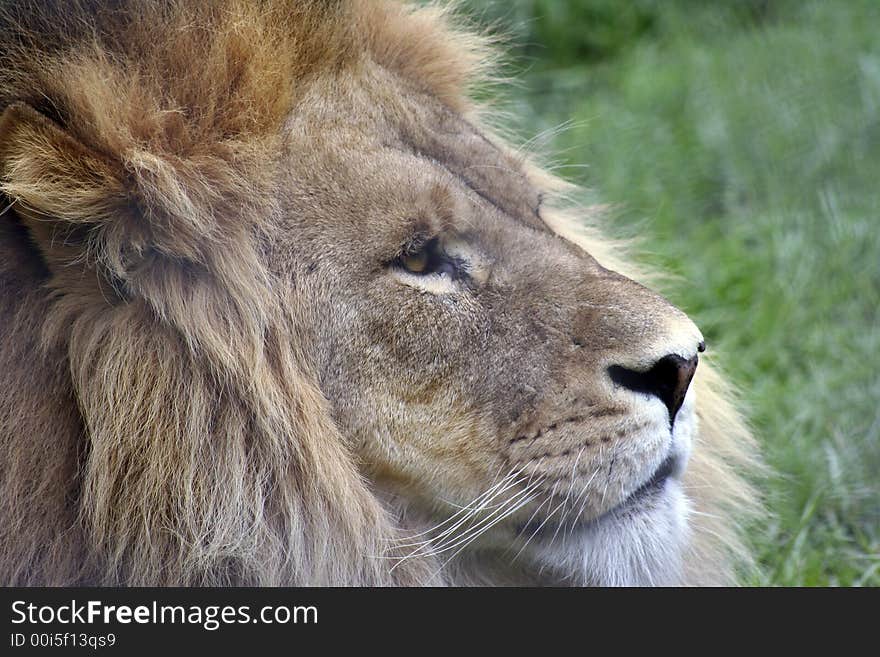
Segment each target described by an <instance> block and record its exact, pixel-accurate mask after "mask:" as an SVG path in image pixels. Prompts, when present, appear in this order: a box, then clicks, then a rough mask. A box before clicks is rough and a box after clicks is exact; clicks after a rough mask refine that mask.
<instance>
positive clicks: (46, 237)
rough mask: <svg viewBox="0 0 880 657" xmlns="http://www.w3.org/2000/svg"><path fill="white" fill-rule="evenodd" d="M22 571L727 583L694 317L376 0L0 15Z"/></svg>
mask: <svg viewBox="0 0 880 657" xmlns="http://www.w3.org/2000/svg"><path fill="white" fill-rule="evenodd" d="M0 16H2V18H0V23H2V34H3V35H4V37H3V39H2V40H0V112H2V115H0V116H2V118H0V193H2V199H3V203H2V206H0V209H2V216H0V252H2V258H0V326H2V343H0V385H2V389H3V390H4V394H3V397H2V400H0V441H2V456H0V509H2V511H0V517H2V522H0V581H2V583H3V584H5V585H65V586H70V585H160V586H165V585H178V586H227V585H258V586H262V585H346V586H349V585H353V586H354V585H356V586H386V585H402V586H404V585H405V586H410V585H413V586H414V585H676V584H688V585H689V584H727V583H731V582H734V581H736V578H737V576H738V574H739V573H741V572H743V569H744V568H748V567H749V563H750V561H751V558H750V553H749V549H748V544H747V541H745V540H744V538H743V527H744V526H745V524H746V521H747V520H748V518H749V517H753V516H754V515H755V514H756V513H758V512H759V511H760V503H759V500H758V497H757V495H756V494H755V492H754V490H753V487H752V485H750V484H749V481H748V479H749V478H748V474H749V473H750V472H755V471H756V468H758V467H759V463H760V461H759V459H758V457H757V455H756V450H755V447H754V441H753V439H752V437H751V435H750V432H749V430H748V429H747V427H746V425H745V424H744V422H743V421H742V420H741V418H740V416H739V415H738V413H737V412H736V410H735V408H734V404H733V403H732V397H731V393H730V391H729V386H727V385H726V384H725V383H724V380H723V378H722V377H720V376H718V375H717V374H715V373H714V372H713V370H712V369H711V368H710V366H709V365H708V364H707V363H705V362H700V363H699V365H698V360H700V359H701V358H702V360H704V361H705V358H704V357H703V356H702V352H703V350H704V349H705V344H704V338H703V336H702V334H701V333H700V331H699V329H698V328H697V327H696V326H695V324H694V323H693V322H692V321H691V320H690V319H689V318H688V317H687V315H685V314H684V313H683V312H682V311H681V310H679V309H677V308H676V307H674V306H673V305H672V304H671V303H669V302H668V301H667V300H665V299H664V298H663V297H662V296H660V295H659V294H658V293H656V292H654V291H651V290H649V289H648V288H647V287H644V286H643V285H642V284H640V283H637V282H635V279H636V278H638V279H639V280H641V281H643V282H645V281H648V280H649V279H646V278H643V277H642V274H641V273H640V272H639V271H638V269H636V268H635V267H634V266H633V265H632V264H631V261H630V258H629V257H628V256H627V255H626V250H625V247H624V245H622V244H620V243H618V242H616V241H614V240H612V239H608V238H606V237H604V236H603V233H602V232H601V230H600V228H601V227H600V226H599V224H600V222H601V218H600V214H601V213H599V212H598V211H597V210H594V209H590V208H585V209H583V208H581V209H579V208H577V207H573V206H571V205H567V204H566V203H565V202H564V201H563V200H562V199H563V197H564V194H563V193H562V192H564V191H565V185H564V184H563V183H562V182H561V181H560V180H558V179H556V178H555V177H554V176H552V175H550V174H549V173H547V172H546V171H544V170H542V169H541V167H540V166H539V165H538V164H537V163H536V162H535V161H533V159H532V156H531V155H528V156H527V155H526V154H525V153H523V152H522V150H518V149H516V148H514V147H513V146H512V145H510V144H508V143H507V142H506V141H505V140H504V139H502V138H501V137H500V136H499V131H498V129H497V128H496V129H493V128H492V126H491V121H490V120H489V119H488V118H487V116H488V112H487V107H486V106H484V105H481V103H480V102H478V101H476V100H474V94H473V93H472V90H473V89H474V85H476V84H481V83H483V82H485V81H486V80H487V79H489V76H491V75H492V69H491V63H492V62H493V61H494V60H495V46H494V45H493V44H492V43H490V40H489V39H487V38H485V37H482V36H480V35H479V34H478V33H477V31H476V30H473V29H470V28H467V27H463V26H462V21H461V20H460V19H459V17H458V14H457V13H456V12H454V11H452V10H450V8H449V7H446V6H438V5H427V6H425V5H419V6H412V5H407V4H402V3H399V2H397V1H393V0H350V1H343V0H335V1H330V0H323V1H319V0H313V1H309V0H299V1H294V0H286V1H285V0H273V1H271V2H263V3H252V2H249V1H247V0H197V1H189V0H187V1H186V2H184V1H183V0H168V1H166V2H155V1H150V0H128V1H127V2H123V3H119V2H109V1H106V0H78V1H77V2H70V1H68V0H64V1H62V0H54V1H52V2H48V1H47V2H39V3H26V4H24V5H21V3H18V4H13V3H5V2H4V3H3V4H2V9H0Z"/></svg>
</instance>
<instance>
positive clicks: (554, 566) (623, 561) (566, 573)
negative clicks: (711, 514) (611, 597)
mask: <svg viewBox="0 0 880 657" xmlns="http://www.w3.org/2000/svg"><path fill="white" fill-rule="evenodd" d="M688 513H689V504H688V500H687V498H686V496H685V495H684V492H683V491H682V487H681V483H680V482H679V480H677V479H669V480H667V481H666V482H665V483H664V485H663V486H662V487H661V488H660V489H658V490H656V491H653V492H652V493H651V494H650V495H648V496H642V497H640V498H639V500H638V501H637V502H635V503H633V504H626V505H624V506H622V507H618V508H617V509H614V510H613V511H611V512H610V513H608V514H606V515H604V516H602V517H601V518H600V519H598V520H595V521H592V522H590V523H585V524H583V525H581V526H579V527H577V528H576V529H575V530H574V531H571V532H560V533H559V535H558V536H556V537H555V538H553V539H551V540H549V541H546V542H545V541H537V542H536V544H535V545H534V548H533V551H532V554H531V557H532V559H534V560H535V563H536V565H537V566H538V567H539V568H540V569H542V570H544V569H546V570H548V571H551V572H553V573H554V574H555V575H556V576H557V577H560V578H561V579H563V580H564V581H567V582H569V583H571V584H572V585H576V586H674V585H678V584H681V583H682V554H683V552H684V550H685V546H686V544H687V541H688V522H687V518H688Z"/></svg>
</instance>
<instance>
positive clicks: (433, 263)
mask: <svg viewBox="0 0 880 657" xmlns="http://www.w3.org/2000/svg"><path fill="white" fill-rule="evenodd" d="M394 265H395V266H397V267H399V268H400V269H403V270H405V271H407V272H409V273H410V274H414V275H416V276H430V275H431V274H439V275H445V276H449V277H450V278H453V279H456V278H461V277H462V276H463V275H464V273H465V269H464V263H463V262H462V261H461V260H460V259H458V258H455V257H452V256H450V255H449V254H447V253H445V252H444V251H443V248H442V246H441V244H440V240H439V239H438V238H436V237H435V238H433V239H430V240H428V241H427V242H425V243H424V244H422V245H420V246H419V247H417V248H416V249H414V250H411V251H409V252H408V253H404V254H403V255H401V256H400V257H399V258H397V260H396V261H395V262H394Z"/></svg>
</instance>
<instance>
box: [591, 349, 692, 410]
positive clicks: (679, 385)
mask: <svg viewBox="0 0 880 657" xmlns="http://www.w3.org/2000/svg"><path fill="white" fill-rule="evenodd" d="M705 348H706V347H705V345H704V344H703V343H702V342H701V343H700V346H699V351H704V350H705ZM697 360H698V358H697V355H696V354H694V355H693V356H692V357H691V358H687V359H685V358H682V357H681V356H679V355H678V354H669V355H667V356H664V357H663V358H661V359H660V360H658V361H657V362H656V363H654V365H653V366H652V367H651V368H650V369H649V370H647V371H644V372H637V371H635V370H631V369H627V368H626V367H621V366H620V365H612V366H611V367H609V368H608V375H609V376H610V377H611V380H612V381H614V383H616V384H617V385H620V386H623V387H624V388H627V389H629V390H632V391H633V392H642V393H646V394H649V395H654V396H655V397H658V398H659V399H660V401H662V402H663V403H664V404H665V405H666V408H667V409H669V424H670V426H672V424H673V423H674V422H675V416H676V414H677V413H678V410H679V409H680V408H681V405H682V404H683V403H684V396H685V394H687V391H688V386H690V384H691V379H693V378H694V372H695V371H696V370H697Z"/></svg>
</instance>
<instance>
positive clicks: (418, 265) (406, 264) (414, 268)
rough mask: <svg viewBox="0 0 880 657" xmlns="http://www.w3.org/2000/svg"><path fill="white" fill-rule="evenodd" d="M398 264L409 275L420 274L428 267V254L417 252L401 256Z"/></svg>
mask: <svg viewBox="0 0 880 657" xmlns="http://www.w3.org/2000/svg"><path fill="white" fill-rule="evenodd" d="M400 264H401V265H402V266H403V268H404V269H406V270H407V271H408V272H410V273H411V274H421V273H422V272H424V271H425V268H426V267H427V266H428V253H427V252H426V251H419V252H418V253H411V254H408V255H405V256H401V258H400Z"/></svg>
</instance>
